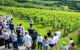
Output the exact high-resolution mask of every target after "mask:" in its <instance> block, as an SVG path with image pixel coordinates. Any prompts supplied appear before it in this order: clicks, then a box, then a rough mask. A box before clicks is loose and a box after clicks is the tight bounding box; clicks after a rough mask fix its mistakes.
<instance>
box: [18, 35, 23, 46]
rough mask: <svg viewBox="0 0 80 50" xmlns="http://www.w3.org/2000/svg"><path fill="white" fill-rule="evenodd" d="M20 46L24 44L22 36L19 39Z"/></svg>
mask: <svg viewBox="0 0 80 50" xmlns="http://www.w3.org/2000/svg"><path fill="white" fill-rule="evenodd" d="M18 44H19V45H22V44H23V42H22V37H21V36H20V37H18Z"/></svg>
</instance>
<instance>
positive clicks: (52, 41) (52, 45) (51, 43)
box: [48, 35, 54, 50]
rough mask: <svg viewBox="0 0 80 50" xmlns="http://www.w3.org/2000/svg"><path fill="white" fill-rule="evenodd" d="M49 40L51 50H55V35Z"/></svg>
mask: <svg viewBox="0 0 80 50" xmlns="http://www.w3.org/2000/svg"><path fill="white" fill-rule="evenodd" d="M48 40H49V46H50V50H53V47H54V39H53V35H51V36H50V38H48Z"/></svg>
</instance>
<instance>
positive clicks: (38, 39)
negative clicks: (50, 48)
mask: <svg viewBox="0 0 80 50" xmlns="http://www.w3.org/2000/svg"><path fill="white" fill-rule="evenodd" d="M37 42H38V50H42V42H43V37H42V36H41V34H38V37H37Z"/></svg>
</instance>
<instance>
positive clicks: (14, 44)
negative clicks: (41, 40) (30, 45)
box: [11, 31, 19, 50]
mask: <svg viewBox="0 0 80 50" xmlns="http://www.w3.org/2000/svg"><path fill="white" fill-rule="evenodd" d="M11 41H12V43H13V48H14V50H19V49H18V42H17V35H16V34H15V33H14V32H13V31H12V32H11Z"/></svg>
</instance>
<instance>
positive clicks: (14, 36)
mask: <svg viewBox="0 0 80 50" xmlns="http://www.w3.org/2000/svg"><path fill="white" fill-rule="evenodd" d="M11 40H12V42H16V41H17V36H16V34H12V35H11Z"/></svg>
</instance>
